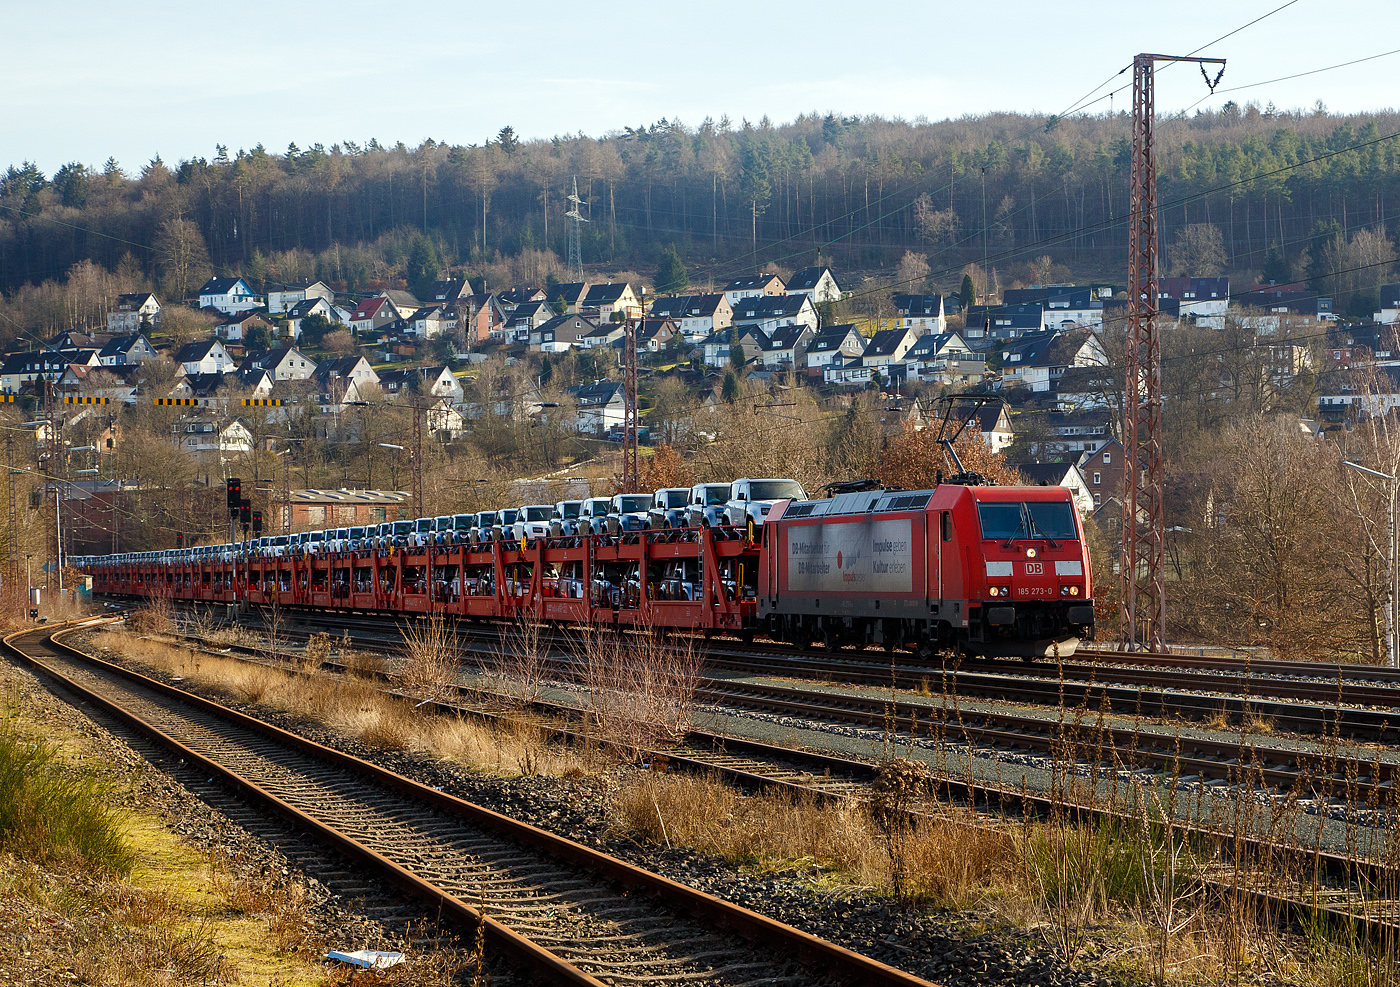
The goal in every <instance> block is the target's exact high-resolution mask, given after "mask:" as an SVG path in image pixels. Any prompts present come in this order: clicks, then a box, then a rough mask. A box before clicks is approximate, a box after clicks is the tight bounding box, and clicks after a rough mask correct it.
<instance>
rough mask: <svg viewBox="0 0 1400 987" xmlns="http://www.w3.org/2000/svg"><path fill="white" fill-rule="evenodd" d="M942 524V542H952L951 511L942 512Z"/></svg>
mask: <svg viewBox="0 0 1400 987" xmlns="http://www.w3.org/2000/svg"><path fill="white" fill-rule="evenodd" d="M942 523H943V540H944V541H952V540H953V512H952V511H944V512H943V522H942Z"/></svg>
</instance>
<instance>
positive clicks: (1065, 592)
mask: <svg viewBox="0 0 1400 987" xmlns="http://www.w3.org/2000/svg"><path fill="white" fill-rule="evenodd" d="M1060 595H1061V596H1069V587H1068V586H1061V587H1060Z"/></svg>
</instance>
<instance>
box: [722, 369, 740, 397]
mask: <svg viewBox="0 0 1400 987" xmlns="http://www.w3.org/2000/svg"><path fill="white" fill-rule="evenodd" d="M719 396H720V397H722V398H724V400H726V401H728V402H729V403H730V404H733V403H734V402H735V401H738V400H739V377H738V375H737V374H735V373H734V371H733V370H726V371H725V372H724V384H723V385H722V386H721V387H720V391H719Z"/></svg>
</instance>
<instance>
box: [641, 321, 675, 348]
mask: <svg viewBox="0 0 1400 987" xmlns="http://www.w3.org/2000/svg"><path fill="white" fill-rule="evenodd" d="M663 330H670V332H671V335H673V336H674V335H675V334H676V333H677V332H679V331H680V327H679V326H677V325H676V320H675V319H665V318H661V319H643V320H642V324H641V325H640V326H638V327H637V345H638V346H645V345H646V344H647V343H649V342H651V341H652V340H653V339H655V338H656V337H657V336H658V335H660V334H661V332H662V331H663Z"/></svg>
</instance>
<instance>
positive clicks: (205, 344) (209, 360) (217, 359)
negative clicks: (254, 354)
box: [175, 339, 234, 374]
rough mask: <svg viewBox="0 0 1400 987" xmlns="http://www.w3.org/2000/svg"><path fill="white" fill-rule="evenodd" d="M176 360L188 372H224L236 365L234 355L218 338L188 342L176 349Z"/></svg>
mask: <svg viewBox="0 0 1400 987" xmlns="http://www.w3.org/2000/svg"><path fill="white" fill-rule="evenodd" d="M175 362H176V363H178V364H179V365H180V369H181V370H182V371H183V372H184V373H187V374H222V373H227V372H228V371H230V370H232V369H233V367H234V362H233V357H231V356H229V352H228V350H226V349H224V344H223V343H221V342H220V341H219V340H217V339H200V340H196V341H195V342H193V343H186V344H185V345H184V346H181V347H180V348H179V349H178V350H176V351H175Z"/></svg>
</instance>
